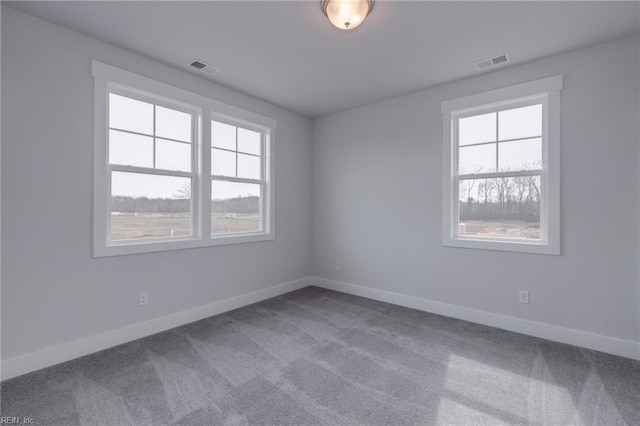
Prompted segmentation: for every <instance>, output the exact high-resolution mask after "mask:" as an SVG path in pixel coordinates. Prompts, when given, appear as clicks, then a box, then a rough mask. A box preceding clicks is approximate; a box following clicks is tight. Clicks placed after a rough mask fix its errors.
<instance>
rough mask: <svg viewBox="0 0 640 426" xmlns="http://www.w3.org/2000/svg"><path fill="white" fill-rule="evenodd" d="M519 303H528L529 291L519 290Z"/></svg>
mask: <svg viewBox="0 0 640 426" xmlns="http://www.w3.org/2000/svg"><path fill="white" fill-rule="evenodd" d="M520 303H529V292H528V291H522V290H521V291H520Z"/></svg>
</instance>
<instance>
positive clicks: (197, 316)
mask: <svg viewBox="0 0 640 426" xmlns="http://www.w3.org/2000/svg"><path fill="white" fill-rule="evenodd" d="M310 284H311V278H310V277H306V278H301V279H299V280H295V281H290V282H287V283H283V284H278V285H275V286H272V287H269V288H265V289H263V290H258V291H254V292H251V293H246V294H241V295H239V296H235V297H230V298H228V299H224V300H220V301H217V302H213V303H210V304H208V305H203V306H198V307H196V308H192V309H187V310H184V311H180V312H176V313H175V314H171V315H166V316H163V317H160V318H154V319H152V320H148V321H145V322H141V323H137V324H132V325H129V326H126V327H122V328H118V329H116V330H111V331H107V332H105V333H100V334H96V335H93V336H89V337H85V338H81V339H78V340H73V341H71V342H67V343H63V344H61V345H57V346H52V347H49V348H45V349H41V350H38V351H35V352H30V353H27V354H24V355H18V356H15V357H12V358H8V359H5V360H2V363H1V364H0V366H1V368H0V370H1V374H2V380H6V379H10V378H12V377H16V376H20V375H22V374H26V373H30V372H32V371H36V370H40V369H42V368H45V367H50V366H52V365H55V364H59V363H61V362H65V361H70V360H72V359H75V358H79V357H81V356H84V355H89V354H91V353H94V352H98V351H101V350H104V349H108V348H111V347H114V346H117V345H121V344H123V343H127V342H130V341H132V340H136V339H140V338H142V337H147V336H150V335H152V334H155V333H159V332H161V331H165V330H169V329H172V328H174V327H179V326H181V325H184V324H188V323H191V322H194V321H198V320H201V319H203V318H207V317H210V316H212V315H217V314H220V313H223V312H227V311H230V310H233V309H237V308H241V307H243V306H246V305H250V304H252V303H256V302H260V301H262V300H266V299H269V298H271V297H275V296H279V295H281V294H285V293H289V292H291V291H294V290H298V289H301V288H304V287H307V286H309V285H310Z"/></svg>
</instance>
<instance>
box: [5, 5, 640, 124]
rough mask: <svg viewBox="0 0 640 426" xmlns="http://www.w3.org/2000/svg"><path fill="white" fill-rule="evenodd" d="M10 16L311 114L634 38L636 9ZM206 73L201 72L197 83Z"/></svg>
mask: <svg viewBox="0 0 640 426" xmlns="http://www.w3.org/2000/svg"><path fill="white" fill-rule="evenodd" d="M10 5H11V6H12V7H14V8H16V9H19V10H22V11H24V12H27V13H30V14H33V15H36V16H39V17H41V18H44V19H47V20H49V21H52V22H55V23H57V24H60V25H63V26H65V27H68V28H70V29H73V30H76V31H79V32H82V33H84V34H88V35H91V36H93V37H96V38H99V39H102V40H105V41H107V42H109V43H112V44H115V45H118V46H120V47H123V48H126V49H128V50H131V51H134V52H137V53H139V54H142V55H145V56H147V57H150V58H154V59H156V60H158V61H160V62H164V63H166V64H170V65H173V66H176V67H179V68H183V69H186V64H187V62H188V61H189V60H191V59H192V58H198V59H201V60H204V61H206V62H208V63H210V64H212V65H214V66H216V67H218V68H221V69H222V72H221V73H219V74H217V75H216V76H214V77H210V78H212V79H213V80H215V81H217V82H219V83H221V84H224V85H226V86H229V87H232V88H234V89H237V90H239V91H242V92H244V93H247V94H250V95H253V96H256V97H259V98H262V99H265V100H268V101H270V102H272V103H275V104H278V105H281V106H284V107H286V108H288V109H290V110H293V111H297V112H299V113H301V114H304V115H306V116H309V117H317V116H322V115H326V114H329V113H332V112H337V111H341V110H344V109H348V108H351V107H355V106H359V105H363V104H367V103H371V102H374V101H378V100H382V99H385V98H389V97H393V96H397V95H400V94H404V93H408V92H412V91H415V90H418V89H423V88H426V87H429V86H433V85H436V84H440V83H444V82H447V81H452V80H456V79H460V78H463V77H468V76H471V75H474V74H477V73H478V71H476V70H475V68H474V67H473V64H472V63H473V62H474V61H477V60H479V59H483V58H486V57H489V56H494V55H498V54H501V53H509V54H511V59H512V61H513V63H514V64H517V63H522V62H526V61H530V60H532V59H536V58H540V57H543V56H547V55H551V54H555V53H559V52H563V51H567V50H571V49H575V48H578V47H583V46H588V45H592V44H596V43H599V42H602V41H607V40H612V39H615V38H619V37H623V36H626V35H631V34H634V33H637V32H638V31H639V27H640V24H639V16H640V3H638V2H610V1H602V2H576V1H570V2H479V1H473V2H433V1H423V2H393V1H380V0H378V1H377V2H376V4H375V8H374V10H373V12H372V13H371V15H370V16H369V18H368V19H367V20H366V21H365V23H364V24H362V25H361V26H360V27H359V28H357V29H355V30H353V31H351V32H343V31H340V30H337V29H335V28H333V27H332V26H331V25H330V24H329V21H328V20H327V19H326V17H325V16H324V15H323V14H322V13H321V11H320V1H319V0H318V1H315V0H314V1H285V2H274V1H228V2H222V1H215V2H179V1H172V2H148V1H145V2H51V1H49V2H46V1H45V2H19V3H10ZM199 75H201V76H202V75H203V74H199Z"/></svg>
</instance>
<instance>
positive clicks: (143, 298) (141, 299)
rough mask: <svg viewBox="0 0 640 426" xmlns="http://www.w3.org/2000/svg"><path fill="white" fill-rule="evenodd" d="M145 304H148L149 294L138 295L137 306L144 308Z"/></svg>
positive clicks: (145, 292)
mask: <svg viewBox="0 0 640 426" xmlns="http://www.w3.org/2000/svg"><path fill="white" fill-rule="evenodd" d="M147 303H149V292H148V291H143V292H142V293H140V294H138V304H139V305H140V306H144V305H146V304H147Z"/></svg>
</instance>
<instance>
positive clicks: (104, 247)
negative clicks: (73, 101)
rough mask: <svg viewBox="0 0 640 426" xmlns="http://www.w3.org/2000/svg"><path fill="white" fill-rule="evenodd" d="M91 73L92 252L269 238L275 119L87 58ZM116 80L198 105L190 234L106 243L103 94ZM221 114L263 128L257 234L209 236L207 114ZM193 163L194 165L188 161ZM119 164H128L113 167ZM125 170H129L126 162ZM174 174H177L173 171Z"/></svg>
mask: <svg viewBox="0 0 640 426" xmlns="http://www.w3.org/2000/svg"><path fill="white" fill-rule="evenodd" d="M92 73H93V77H94V157H93V162H94V164H93V244H92V245H93V257H105V256H120V255H127V254H136V253H152V252H159V251H167V250H179V249H189V248H199V247H210V246H220V245H227V244H237V243H248V242H258V241H269V240H274V239H275V202H274V201H275V188H274V182H273V175H274V161H275V158H274V155H273V144H274V135H275V131H276V128H277V122H276V120H274V119H272V118H269V117H266V116H263V115H260V114H257V113H255V112H252V111H248V110H245V109H242V108H238V107H235V106H233V105H229V104H226V103H223V102H220V101H216V100H214V99H210V98H207V97H205V96H202V95H199V94H197V93H193V92H189V91H187V90H184V89H180V88H178V87H175V86H171V85H169V84H166V83H162V82H159V81H157V80H153V79H151V78H148V77H144V76H141V75H139V74H135V73H132V72H130V71H126V70H123V69H120V68H116V67H113V66H111V65H107V64H104V63H101V62H98V61H92ZM110 85H111V86H113V85H116V86H117V85H120V86H123V87H125V88H127V89H128V90H131V91H134V92H139V93H141V94H142V96H145V95H146V96H150V97H152V98H154V99H156V100H158V99H159V100H160V101H162V99H163V98H164V99H167V100H168V101H169V102H170V103H172V104H174V105H175V104H176V103H178V104H180V103H184V105H185V106H186V107H187V108H190V109H191V110H193V108H194V107H196V108H198V109H199V110H200V113H199V117H198V121H199V123H197V125H198V126H199V128H200V132H198V133H199V135H200V138H199V139H197V140H195V141H194V151H196V152H197V154H196V155H194V162H198V163H199V164H197V166H198V167H197V169H193V170H197V171H198V172H197V173H196V176H195V177H194V185H193V188H194V189H195V191H193V194H194V195H193V196H192V215H193V216H192V217H193V219H192V223H193V224H194V226H193V227H194V228H195V229H194V235H192V236H189V237H185V238H171V239H164V238H153V239H145V240H136V241H132V240H127V241H126V242H117V243H114V242H112V243H109V241H108V231H109V225H110V211H109V202H110V201H109V200H110V194H111V191H110V190H109V183H110V178H109V176H108V173H109V167H108V158H107V124H108V123H107V116H108V111H107V95H108V89H109V87H110ZM217 118H221V119H224V120H226V121H229V122H232V123H237V124H241V125H246V126H250V127H252V128H255V129H258V130H260V131H261V132H264V135H265V137H264V138H263V139H264V140H263V148H264V151H263V152H264V155H263V156H262V162H263V163H262V167H263V170H264V181H265V185H264V189H263V194H261V196H262V197H264V198H263V199H264V204H262V205H264V211H262V212H261V221H262V231H261V232H259V233H246V234H231V235H227V234H225V235H216V236H212V235H211V224H210V219H209V218H210V217H211V203H210V202H207V200H209V198H210V197H211V179H212V177H211V155H209V153H210V151H211V137H210V136H211V119H217ZM194 166H196V164H194ZM118 168H119V169H125V168H128V167H124V168H123V167H118ZM131 169H132V170H133V169H135V168H134V167H131ZM178 174H179V173H178Z"/></svg>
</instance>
